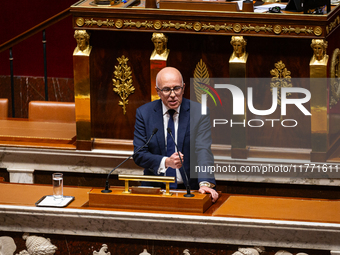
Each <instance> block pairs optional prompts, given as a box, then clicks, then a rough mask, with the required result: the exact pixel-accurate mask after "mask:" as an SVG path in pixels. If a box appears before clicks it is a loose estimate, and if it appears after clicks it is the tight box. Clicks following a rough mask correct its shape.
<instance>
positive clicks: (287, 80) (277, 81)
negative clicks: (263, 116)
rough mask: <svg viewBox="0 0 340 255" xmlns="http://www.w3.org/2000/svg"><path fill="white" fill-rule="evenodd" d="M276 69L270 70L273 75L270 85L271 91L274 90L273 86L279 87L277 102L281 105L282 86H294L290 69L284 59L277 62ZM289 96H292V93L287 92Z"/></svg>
mask: <svg viewBox="0 0 340 255" xmlns="http://www.w3.org/2000/svg"><path fill="white" fill-rule="evenodd" d="M275 67H276V68H275V69H272V70H271V71H270V74H271V75H272V76H273V77H272V80H271V83H270V87H271V91H273V89H272V88H277V103H278V104H279V105H281V88H288V87H293V85H292V82H291V78H292V77H291V76H290V71H288V69H287V68H286V65H285V64H284V63H282V60H280V61H279V62H277V63H275ZM286 95H287V96H290V95H291V93H287V94H286Z"/></svg>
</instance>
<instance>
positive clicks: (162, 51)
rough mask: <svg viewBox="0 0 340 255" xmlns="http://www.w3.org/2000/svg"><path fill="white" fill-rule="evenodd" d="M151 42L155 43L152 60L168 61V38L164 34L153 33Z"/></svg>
mask: <svg viewBox="0 0 340 255" xmlns="http://www.w3.org/2000/svg"><path fill="white" fill-rule="evenodd" d="M151 41H152V42H153V44H154V46H155V49H154V51H153V52H152V54H151V58H150V59H151V60H167V58H168V55H169V51H170V50H169V49H168V48H167V42H168V37H166V36H165V35H164V34H163V33H153V34H152V38H151Z"/></svg>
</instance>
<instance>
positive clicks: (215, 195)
mask: <svg viewBox="0 0 340 255" xmlns="http://www.w3.org/2000/svg"><path fill="white" fill-rule="evenodd" d="M198 192H199V193H201V194H207V193H210V194H211V200H212V202H213V203H215V202H216V200H217V199H218V193H217V192H216V190H214V189H212V188H209V187H207V186H201V187H200V189H199V190H198Z"/></svg>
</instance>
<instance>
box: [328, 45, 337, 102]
mask: <svg viewBox="0 0 340 255" xmlns="http://www.w3.org/2000/svg"><path fill="white" fill-rule="evenodd" d="M330 77H331V100H330V103H329V106H330V108H332V106H334V105H336V104H337V103H338V102H339V100H340V50H339V48H336V49H335V50H334V52H333V56H332V60H331V70H330Z"/></svg>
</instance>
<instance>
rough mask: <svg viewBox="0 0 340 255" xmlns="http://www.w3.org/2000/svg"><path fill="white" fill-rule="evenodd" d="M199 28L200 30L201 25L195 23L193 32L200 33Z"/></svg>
mask: <svg viewBox="0 0 340 255" xmlns="http://www.w3.org/2000/svg"><path fill="white" fill-rule="evenodd" d="M201 28H202V23H201V22H195V23H194V30H195V31H196V32H198V31H200V30H201Z"/></svg>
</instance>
